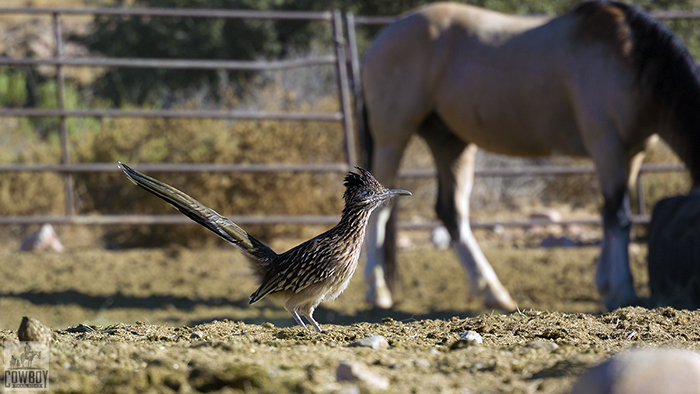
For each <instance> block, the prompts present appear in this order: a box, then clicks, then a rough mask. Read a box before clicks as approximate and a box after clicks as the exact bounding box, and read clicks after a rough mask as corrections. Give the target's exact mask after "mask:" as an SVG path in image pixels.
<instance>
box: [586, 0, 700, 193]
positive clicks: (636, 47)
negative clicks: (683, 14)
mask: <svg viewBox="0 0 700 394" xmlns="http://www.w3.org/2000/svg"><path fill="white" fill-rule="evenodd" d="M610 6H613V7H616V8H618V9H620V10H622V11H623V12H624V14H625V22H626V24H627V26H629V29H630V31H631V34H632V37H631V38H632V48H631V52H630V56H631V59H632V62H633V65H634V67H635V69H636V71H637V81H638V83H639V84H640V85H641V86H643V87H646V88H649V89H650V91H651V95H652V100H653V103H654V105H655V107H656V108H658V109H659V111H660V113H659V119H663V120H666V119H668V120H669V121H670V127H668V126H666V125H661V128H660V130H659V135H660V136H661V137H662V138H663V139H664V140H666V142H668V143H669V145H671V147H672V148H673V149H674V151H676V153H677V154H678V155H679V156H680V157H681V159H682V160H683V161H684V162H685V164H686V166H687V167H688V169H689V170H690V173H691V176H692V178H693V185H694V186H698V185H700V72H699V71H698V68H697V66H696V65H695V61H694V60H693V57H692V56H691V55H690V52H688V50H687V49H686V47H685V45H684V44H683V42H682V41H681V40H680V39H679V38H678V37H677V36H676V35H675V34H674V33H673V32H672V31H671V30H670V29H669V28H668V27H666V26H665V25H664V24H662V23H661V22H659V21H658V20H656V19H654V18H652V17H651V16H650V15H649V14H647V13H646V12H644V11H642V10H640V9H639V8H636V7H633V6H630V5H627V4H624V3H619V2H612V1H610V2H608V1H594V2H589V3H583V4H581V5H580V6H578V7H577V8H576V9H575V10H574V12H584V13H590V10H591V8H594V9H595V8H603V7H610Z"/></svg>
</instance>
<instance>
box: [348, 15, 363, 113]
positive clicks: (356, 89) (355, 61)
mask: <svg viewBox="0 0 700 394" xmlns="http://www.w3.org/2000/svg"><path fill="white" fill-rule="evenodd" d="M345 23H346V24H347V25H348V47H349V48H350V69H351V70H352V93H353V95H354V97H355V121H356V122H358V123H359V122H362V119H360V114H361V113H362V108H361V105H362V100H359V98H360V97H362V80H361V79H360V78H362V76H361V75H360V53H359V51H358V49H357V32H356V31H355V14H353V13H352V12H348V13H347V14H346V15H345Z"/></svg>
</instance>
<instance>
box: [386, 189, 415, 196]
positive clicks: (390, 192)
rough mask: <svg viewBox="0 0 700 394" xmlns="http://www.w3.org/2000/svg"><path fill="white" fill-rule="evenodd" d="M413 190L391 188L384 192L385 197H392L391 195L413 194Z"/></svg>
mask: <svg viewBox="0 0 700 394" xmlns="http://www.w3.org/2000/svg"><path fill="white" fill-rule="evenodd" d="M411 195H412V194H411V192H409V191H408V190H401V189H389V190H387V191H386V193H384V196H385V197H384V198H391V197H396V196H411Z"/></svg>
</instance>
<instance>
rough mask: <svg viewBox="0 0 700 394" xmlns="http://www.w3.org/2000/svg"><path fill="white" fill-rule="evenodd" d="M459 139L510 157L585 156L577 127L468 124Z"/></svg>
mask: <svg viewBox="0 0 700 394" xmlns="http://www.w3.org/2000/svg"><path fill="white" fill-rule="evenodd" d="M466 126H467V127H465V128H462V131H461V132H459V134H460V136H461V137H462V138H463V139H464V140H465V141H469V142H471V143H474V144H476V145H477V146H478V147H479V148H481V149H485V150H487V151H489V152H493V153H500V154H504V155H510V156H523V157H538V156H539V157H543V156H559V155H563V156H586V155H587V154H586V149H585V147H584V145H583V141H582V140H581V138H580V136H579V134H578V132H577V130H576V128H572V127H570V126H561V127H557V128H556V129H551V128H547V127H542V128H535V129H533V128H527V127H522V125H521V126H520V127H518V126H517V125H508V126H502V125H500V124H499V125H498V126H497V127H487V126H486V125H482V126H479V125H476V124H473V125H471V127H470V125H466Z"/></svg>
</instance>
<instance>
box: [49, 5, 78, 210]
mask: <svg viewBox="0 0 700 394" xmlns="http://www.w3.org/2000/svg"><path fill="white" fill-rule="evenodd" d="M53 32H54V38H55V40H56V50H55V51H54V57H55V58H56V59H59V58H61V57H63V39H62V38H61V35H62V34H61V22H60V20H59V18H58V13H57V12H54V13H53ZM64 89H65V79H64V76H63V68H62V67H61V65H60V64H57V65H56V102H57V107H58V109H59V110H60V111H63V110H64V109H65V103H64V97H65V95H64ZM59 131H60V133H61V164H64V165H67V164H70V162H71V160H70V147H69V144H68V128H67V127H66V116H65V115H63V114H62V115H61V116H60V117H59ZM64 180H65V189H66V215H67V216H73V214H74V213H75V204H74V201H75V196H74V192H73V174H71V173H70V172H66V173H65V174H64Z"/></svg>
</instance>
